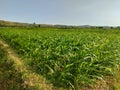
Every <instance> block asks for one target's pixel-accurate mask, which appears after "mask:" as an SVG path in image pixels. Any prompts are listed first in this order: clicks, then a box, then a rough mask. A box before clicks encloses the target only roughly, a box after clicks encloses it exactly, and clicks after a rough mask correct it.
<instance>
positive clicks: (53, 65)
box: [0, 28, 120, 90]
mask: <svg viewBox="0 0 120 90" xmlns="http://www.w3.org/2000/svg"><path fill="white" fill-rule="evenodd" d="M0 38H1V39H3V40H4V41H6V42H7V43H8V44H9V45H10V46H11V47H12V48H13V49H14V50H15V51H16V53H17V54H18V55H19V56H21V57H22V58H23V60H24V62H25V63H26V64H27V65H29V66H30V67H31V69H32V70H33V71H34V72H36V73H38V74H40V75H42V76H44V77H45V78H46V79H47V80H49V81H50V82H51V83H52V84H53V85H54V86H56V87H64V88H72V89H76V90H77V88H80V87H85V86H92V85H94V84H95V83H96V81H97V80H103V81H104V79H105V77H107V76H112V77H114V76H115V71H116V70H119V67H120V31H119V30H100V29H97V28H93V29H92V28H88V29H84V28H83V29H55V28H21V29H20V28H0Z"/></svg>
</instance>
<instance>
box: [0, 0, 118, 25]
mask: <svg viewBox="0 0 120 90" xmlns="http://www.w3.org/2000/svg"><path fill="white" fill-rule="evenodd" d="M0 19H2V20H10V21H18V22H30V23H33V22H36V23H45V24H67V25H86V24H87V25H113V26H114V25H120V0H0Z"/></svg>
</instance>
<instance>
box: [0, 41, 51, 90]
mask: <svg viewBox="0 0 120 90" xmlns="http://www.w3.org/2000/svg"><path fill="white" fill-rule="evenodd" d="M0 47H2V48H4V49H5V50H6V52H7V56H8V57H9V58H10V59H11V60H13V62H14V66H15V69H16V70H17V71H18V72H21V73H22V75H23V78H24V84H25V85H27V86H28V87H38V89H39V90H52V88H53V87H52V85H51V84H50V83H48V82H47V81H46V79H45V78H43V77H42V76H40V75H38V74H36V73H33V72H32V71H30V70H29V69H27V67H26V65H25V63H24V62H23V60H21V58H20V57H19V56H18V55H17V54H15V52H14V51H13V50H12V49H11V48H10V47H9V45H8V44H6V43H5V42H4V41H3V40H0ZM38 89H37V90H38Z"/></svg>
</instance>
